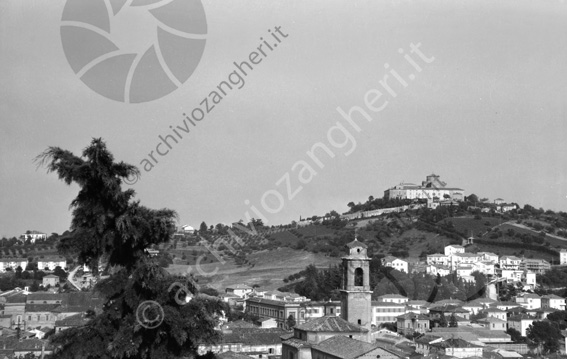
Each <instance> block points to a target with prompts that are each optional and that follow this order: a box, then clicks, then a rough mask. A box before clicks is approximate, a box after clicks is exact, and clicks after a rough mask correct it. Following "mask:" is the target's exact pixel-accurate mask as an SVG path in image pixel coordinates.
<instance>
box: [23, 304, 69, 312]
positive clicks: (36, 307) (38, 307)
mask: <svg viewBox="0 0 567 359" xmlns="http://www.w3.org/2000/svg"><path fill="white" fill-rule="evenodd" d="M60 306H61V304H26V313H33V312H53V311H54V310H55V309H57V308H59V307H60Z"/></svg>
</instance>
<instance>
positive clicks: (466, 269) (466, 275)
mask: <svg viewBox="0 0 567 359" xmlns="http://www.w3.org/2000/svg"><path fill="white" fill-rule="evenodd" d="M472 272H474V267H473V266H472V265H469V264H463V265H460V266H458V267H457V276H458V277H459V278H462V279H464V280H465V281H467V282H474V277H473V276H472V275H471V274H472Z"/></svg>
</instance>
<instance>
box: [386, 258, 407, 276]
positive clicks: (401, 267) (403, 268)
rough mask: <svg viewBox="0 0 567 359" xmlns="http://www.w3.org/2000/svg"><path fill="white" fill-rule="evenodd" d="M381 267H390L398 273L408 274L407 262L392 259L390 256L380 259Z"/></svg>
mask: <svg viewBox="0 0 567 359" xmlns="http://www.w3.org/2000/svg"><path fill="white" fill-rule="evenodd" d="M382 265H383V266H384V267H391V268H394V269H396V270H398V271H400V272H405V273H409V272H408V268H409V267H408V262H407V261H405V260H403V259H399V258H396V257H392V256H386V257H384V258H382Z"/></svg>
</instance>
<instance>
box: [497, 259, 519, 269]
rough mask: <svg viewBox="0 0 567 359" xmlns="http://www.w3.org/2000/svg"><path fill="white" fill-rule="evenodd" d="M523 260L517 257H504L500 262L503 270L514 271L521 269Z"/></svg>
mask: <svg viewBox="0 0 567 359" xmlns="http://www.w3.org/2000/svg"><path fill="white" fill-rule="evenodd" d="M521 262H522V260H521V259H520V258H518V257H516V256H502V257H501V258H500V260H499V263H500V268H501V269H514V270H518V269H519V268H520V263H521Z"/></svg>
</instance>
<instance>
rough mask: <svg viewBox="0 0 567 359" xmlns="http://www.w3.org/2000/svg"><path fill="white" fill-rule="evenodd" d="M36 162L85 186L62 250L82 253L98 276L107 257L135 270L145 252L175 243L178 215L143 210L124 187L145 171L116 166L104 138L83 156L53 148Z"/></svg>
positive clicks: (82, 261) (73, 205)
mask: <svg viewBox="0 0 567 359" xmlns="http://www.w3.org/2000/svg"><path fill="white" fill-rule="evenodd" d="M36 161H37V162H38V164H39V165H44V166H46V167H47V170H48V172H56V173H57V174H58V176H59V178H60V179H61V180H63V181H64V182H65V183H66V184H68V185H70V184H71V183H75V184H77V185H79V187H80V190H79V193H78V195H77V197H76V198H75V199H74V200H73V201H72V202H71V206H70V207H71V208H72V209H73V219H72V221H71V231H70V232H69V233H67V235H65V236H63V237H62V238H61V240H60V242H59V244H58V249H59V251H60V252H61V253H63V254H66V255H73V256H74V255H77V258H78V260H79V264H87V265H88V266H89V267H90V268H91V270H92V271H93V273H94V274H95V275H96V274H97V273H98V267H99V262H100V260H101V259H105V260H106V261H107V264H108V265H110V266H115V265H118V266H123V267H125V268H127V269H128V270H132V269H133V268H134V266H135V265H136V263H137V260H138V259H139V258H140V257H142V256H143V255H144V249H145V248H147V247H149V246H150V245H151V244H154V243H162V242H165V241H167V240H169V238H170V237H171V235H172V233H173V232H174V231H175V221H174V220H175V218H176V213H175V212H174V211H172V210H169V209H160V210H154V209H149V208H146V207H143V206H141V205H140V204H139V201H133V197H134V194H135V192H134V190H133V189H128V190H125V191H123V190H122V189H121V184H122V182H123V181H124V179H126V178H128V177H129V176H139V175H140V172H139V170H138V169H137V168H136V167H134V166H132V165H129V164H127V163H124V162H118V163H117V162H115V161H114V156H113V155H112V154H111V153H110V151H108V149H107V148H106V144H105V143H104V142H103V140H102V139H100V138H98V139H93V140H92V142H91V144H90V146H88V147H87V148H85V149H84V150H83V152H82V156H81V157H78V156H76V155H74V154H73V153H71V152H69V151H67V150H63V149H61V148H59V147H49V148H48V149H47V150H45V151H44V152H43V153H41V154H40V155H39V156H38V157H37V158H36Z"/></svg>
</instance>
